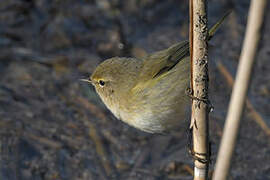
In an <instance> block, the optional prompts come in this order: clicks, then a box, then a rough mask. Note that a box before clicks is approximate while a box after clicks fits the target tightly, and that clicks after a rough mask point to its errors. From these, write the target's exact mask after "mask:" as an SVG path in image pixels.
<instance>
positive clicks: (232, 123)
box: [213, 0, 267, 180]
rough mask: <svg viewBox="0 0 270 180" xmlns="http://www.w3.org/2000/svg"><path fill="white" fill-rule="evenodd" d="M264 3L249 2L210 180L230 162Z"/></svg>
mask: <svg viewBox="0 0 270 180" xmlns="http://www.w3.org/2000/svg"><path fill="white" fill-rule="evenodd" d="M266 3H267V0H252V1H251V4H250V10H249V16H248V23H247V31H246V34H245V40H244V45H243V48H242V52H241V56H240V63H239V65H238V70H237V74H236V80H235V85H234V88H233V92H232V96H231V101H230V105H229V111H228V114H227V118H226V123H225V127H224V134H223V137H222V140H221V145H220V148H219V153H218V159H217V163H216V169H215V172H214V175H213V179H214V180H225V179H226V178H227V175H228V173H229V169H230V164H231V159H232V155H233V151H234V148H235V144H236V138H237V134H238V129H239V125H240V120H241V117H242V113H243V109H244V104H245V100H246V95H247V90H248V86H249V80H250V75H251V72H252V66H253V61H254V58H255V55H256V50H257V46H258V43H259V39H260V29H261V26H262V23H263V17H264V11H265V7H266Z"/></svg>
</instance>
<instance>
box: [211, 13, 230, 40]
mask: <svg viewBox="0 0 270 180" xmlns="http://www.w3.org/2000/svg"><path fill="white" fill-rule="evenodd" d="M231 12H232V11H228V12H227V13H226V14H224V15H223V16H222V18H220V19H219V20H218V22H216V24H214V25H213V26H212V27H211V28H210V30H209V31H208V41H210V40H211V39H212V37H213V36H214V35H215V33H216V31H217V29H218V28H219V26H220V25H221V24H222V23H223V21H224V19H225V18H226V17H227V16H228V15H229V14H230V13H231Z"/></svg>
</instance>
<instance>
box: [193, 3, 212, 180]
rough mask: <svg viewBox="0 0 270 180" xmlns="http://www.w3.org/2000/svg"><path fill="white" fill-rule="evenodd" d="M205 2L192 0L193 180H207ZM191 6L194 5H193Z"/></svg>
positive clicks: (206, 34)
mask: <svg viewBox="0 0 270 180" xmlns="http://www.w3.org/2000/svg"><path fill="white" fill-rule="evenodd" d="M206 2H207V1H206V0H193V23H192V24H193V43H191V44H192V45H193V48H191V49H193V52H192V53H193V58H192V59H193V61H192V71H191V72H192V77H193V78H192V79H193V80H192V82H191V83H192V86H191V87H193V91H192V92H193V96H194V99H193V101H192V117H191V128H192V129H193V150H194V156H195V161H194V180H205V179H207V178H208V164H209V161H208V160H209V149H208V110H209V108H208V43H207V37H208V27H207V4H206ZM191 5H192V4H191Z"/></svg>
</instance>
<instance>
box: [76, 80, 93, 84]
mask: <svg viewBox="0 0 270 180" xmlns="http://www.w3.org/2000/svg"><path fill="white" fill-rule="evenodd" d="M79 80H80V81H83V82H88V83H90V84H92V81H91V80H90V79H79Z"/></svg>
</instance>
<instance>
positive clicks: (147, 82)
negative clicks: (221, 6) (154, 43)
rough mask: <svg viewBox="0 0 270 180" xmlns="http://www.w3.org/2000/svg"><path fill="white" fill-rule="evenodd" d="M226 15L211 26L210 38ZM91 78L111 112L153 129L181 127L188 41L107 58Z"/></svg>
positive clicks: (184, 111)
mask: <svg viewBox="0 0 270 180" xmlns="http://www.w3.org/2000/svg"><path fill="white" fill-rule="evenodd" d="M225 16H226V15H225ZM225 16H224V17H223V18H221V19H220V20H219V21H218V22H217V23H216V24H215V25H214V26H213V27H212V28H211V29H210V31H209V39H210V38H211V37H212V36H213V35H214V33H215V31H216V29H217V28H218V26H219V25H220V24H221V23H222V21H223V20H224V18H225ZM88 81H89V82H91V83H92V84H93V85H94V86H95V89H96V91H97V93H98V94H99V96H100V97H101V99H102V101H103V102H104V103H105V105H106V106H107V107H108V108H109V109H110V110H111V112H112V113H113V114H114V115H115V116H116V117H117V118H118V119H120V120H122V121H124V122H126V123H127V124H129V125H131V126H133V127H136V128H138V129H140V130H142V131H146V132H150V133H163V132H165V131H169V130H172V129H175V128H179V126H180V127H181V124H184V123H182V122H183V121H182V122H181V119H186V118H187V117H188V113H187V112H188V111H187V108H189V104H190V103H189V102H190V99H189V97H188V96H187V95H186V94H185V91H186V89H187V88H188V87H189V83H190V58H189V43H188V41H183V42H179V43H177V44H174V45H173V46H171V47H169V48H168V49H165V50H162V51H158V52H155V53H153V54H151V55H147V56H146V57H145V58H143V59H136V58H125V57H114V58H111V59H107V60H105V61H104V62H103V63H101V64H100V65H99V66H98V67H97V68H96V70H95V71H94V73H93V74H92V76H91V77H90V79H89V80H88Z"/></svg>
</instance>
